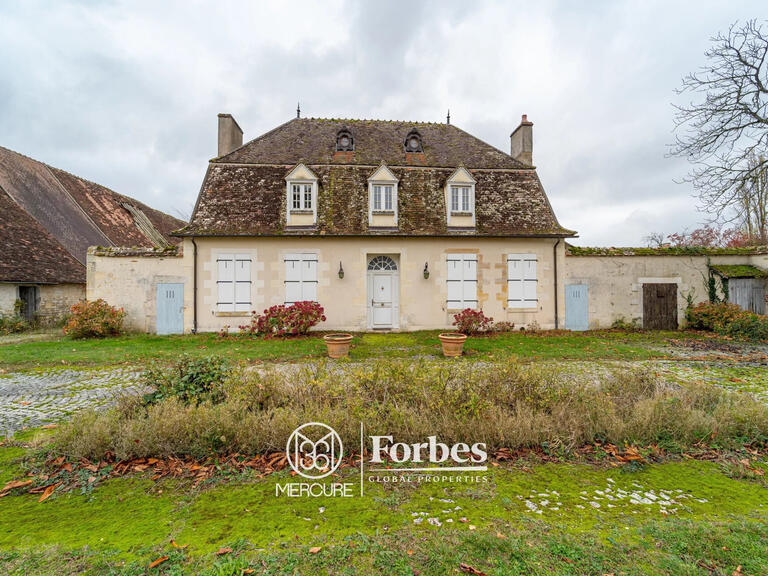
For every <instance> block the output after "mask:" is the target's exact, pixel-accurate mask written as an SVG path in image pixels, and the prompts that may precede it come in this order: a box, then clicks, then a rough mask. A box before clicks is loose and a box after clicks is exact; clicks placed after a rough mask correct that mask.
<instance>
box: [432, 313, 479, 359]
mask: <svg viewBox="0 0 768 576" xmlns="http://www.w3.org/2000/svg"><path fill="white" fill-rule="evenodd" d="M453 325H454V326H456V332H444V333H442V334H440V335H439V336H438V338H440V344H442V346H443V356H447V357H449V358H453V357H456V356H461V355H462V354H463V353H464V342H466V341H467V336H469V335H470V334H480V333H481V332H490V331H491V330H492V329H493V318H488V317H487V316H486V315H485V314H483V311H482V310H473V309H472V308H465V309H464V310H462V311H461V312H459V313H458V314H454V316H453Z"/></svg>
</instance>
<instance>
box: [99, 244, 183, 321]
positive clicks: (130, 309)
mask: <svg viewBox="0 0 768 576" xmlns="http://www.w3.org/2000/svg"><path fill="white" fill-rule="evenodd" d="M185 260H186V259H185V257H184V255H182V254H181V253H180V252H176V251H174V250H165V251H158V250H153V249H118V248H112V249H96V248H91V249H89V250H88V260H87V294H88V300H96V299H98V298H101V299H103V300H105V301H106V302H108V303H109V304H111V305H113V306H117V307H119V308H123V309H124V310H125V312H126V319H125V326H126V328H128V329H129V330H136V331H140V332H155V328H156V321H157V313H156V303H157V302H156V301H157V285H158V284H159V283H165V282H178V283H182V284H184V302H185V307H184V308H185V311H184V329H185V331H186V332H189V331H190V330H191V329H192V316H191V309H192V308H191V305H192V296H191V291H192V284H191V278H192V270H191V267H188V266H187V262H185Z"/></svg>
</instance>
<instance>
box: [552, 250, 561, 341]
mask: <svg viewBox="0 0 768 576" xmlns="http://www.w3.org/2000/svg"><path fill="white" fill-rule="evenodd" d="M561 240H562V238H558V239H557V242H555V245H554V246H553V247H552V254H553V256H554V257H555V266H554V271H555V330H557V329H558V328H559V327H560V323H559V320H558V309H557V300H558V297H557V296H558V292H557V247H558V246H559V245H560V241H561Z"/></svg>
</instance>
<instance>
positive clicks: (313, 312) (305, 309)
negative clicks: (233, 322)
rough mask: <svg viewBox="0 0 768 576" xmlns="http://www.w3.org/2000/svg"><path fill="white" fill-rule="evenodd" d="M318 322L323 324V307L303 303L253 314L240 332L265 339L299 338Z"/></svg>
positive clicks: (306, 302) (273, 307)
mask: <svg viewBox="0 0 768 576" xmlns="http://www.w3.org/2000/svg"><path fill="white" fill-rule="evenodd" d="M320 322H325V314H324V310H323V307H322V306H320V304H318V303H317V302H309V301H304V302H296V303H294V304H293V305H291V306H285V305H283V304H280V305H279V306H272V307H271V308H269V309H268V310H264V313H263V314H257V313H256V312H254V313H253V317H252V318H251V323H250V324H249V325H248V326H240V330H243V331H244V332H246V333H248V334H253V335H260V336H267V337H271V336H277V337H284V336H299V335H301V334H306V333H308V332H309V329H310V328H312V327H313V326H317V325H318V324H319V323H320Z"/></svg>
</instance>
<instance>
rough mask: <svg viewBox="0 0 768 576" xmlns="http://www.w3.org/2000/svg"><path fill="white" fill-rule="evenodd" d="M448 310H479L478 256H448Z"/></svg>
mask: <svg viewBox="0 0 768 576" xmlns="http://www.w3.org/2000/svg"><path fill="white" fill-rule="evenodd" d="M446 260H447V264H448V276H447V280H446V282H447V288H448V302H447V304H448V308H450V309H453V310H459V309H464V308H477V254H448V256H447V258H446Z"/></svg>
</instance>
